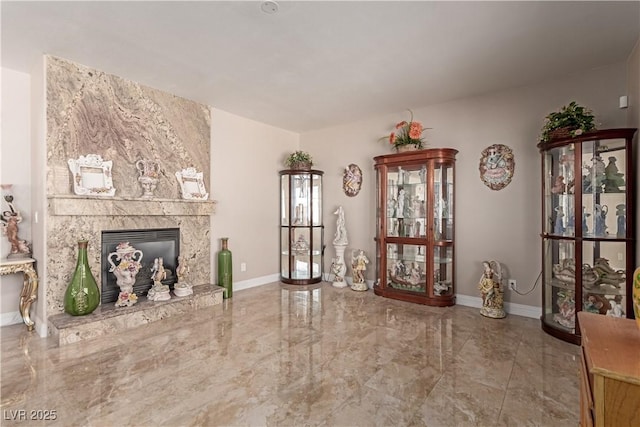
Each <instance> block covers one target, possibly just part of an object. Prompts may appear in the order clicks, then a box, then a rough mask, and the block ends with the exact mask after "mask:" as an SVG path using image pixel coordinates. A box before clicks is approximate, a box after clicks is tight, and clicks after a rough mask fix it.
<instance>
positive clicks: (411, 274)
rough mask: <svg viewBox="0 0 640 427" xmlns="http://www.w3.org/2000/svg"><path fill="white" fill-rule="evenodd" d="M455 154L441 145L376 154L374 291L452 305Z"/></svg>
mask: <svg viewBox="0 0 640 427" xmlns="http://www.w3.org/2000/svg"><path fill="white" fill-rule="evenodd" d="M457 152H458V151H457V150H454V149H450V148H441V149H428V150H418V151H411V152H405V153H397V154H389V155H386V156H378V157H375V158H374V161H375V168H376V174H377V192H378V198H377V209H376V211H377V224H376V229H377V232H376V248H377V250H376V252H377V253H376V261H377V280H376V284H375V285H374V288H373V290H374V292H375V293H376V295H381V296H384V297H388V298H394V299H399V300H404V301H409V302H415V303H419V304H427V305H434V306H450V305H453V304H455V287H454V284H455V280H454V279H455V274H454V272H455V268H454V265H455V264H454V253H455V250H454V249H455V248H454V236H455V228H454V207H455V206H454V194H455V193H454V185H455V180H454V176H455V174H454V172H455V168H454V167H455V156H456V153H457Z"/></svg>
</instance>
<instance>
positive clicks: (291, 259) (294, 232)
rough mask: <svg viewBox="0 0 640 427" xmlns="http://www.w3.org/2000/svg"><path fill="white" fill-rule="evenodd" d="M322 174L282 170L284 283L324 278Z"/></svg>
mask: <svg viewBox="0 0 640 427" xmlns="http://www.w3.org/2000/svg"><path fill="white" fill-rule="evenodd" d="M323 174H324V172H321V171H317V170H293V169H288V170H283V171H280V280H281V281H282V282H284V283H288V284H293V285H308V284H311V283H318V282H320V281H321V280H322V270H323V264H322V263H323V258H322V256H323V252H324V243H323V239H324V225H323V224H322V175H323Z"/></svg>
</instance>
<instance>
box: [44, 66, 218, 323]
mask: <svg viewBox="0 0 640 427" xmlns="http://www.w3.org/2000/svg"><path fill="white" fill-rule="evenodd" d="M46 85H47V86H46V102H47V108H46V122H47V164H46V198H47V212H46V222H45V232H46V248H47V249H46V259H45V260H44V262H45V268H46V281H45V288H44V293H45V299H46V301H45V310H46V313H47V314H46V317H47V318H51V316H55V315H57V314H60V313H63V311H64V308H63V307H64V304H63V299H64V292H65V290H66V287H67V284H68V283H69V281H70V280H71V276H72V274H73V271H74V269H75V264H76V260H77V242H78V240H84V239H86V240H88V241H89V245H88V258H89V266H90V268H91V270H92V272H93V275H94V276H95V278H96V281H97V282H98V283H102V280H103V275H104V274H105V269H104V266H103V263H102V258H103V254H102V247H101V241H102V233H103V232H104V231H114V230H115V231H124V230H149V229H178V230H179V236H178V239H177V240H178V242H179V248H178V252H179V254H180V255H182V256H184V257H185V258H186V259H187V262H188V265H189V269H190V271H189V281H190V282H191V283H193V284H194V285H199V284H208V283H210V281H211V271H212V270H211V269H212V267H211V242H210V229H211V215H212V214H213V213H214V209H215V202H214V201H213V200H184V199H183V198H182V194H181V190H180V185H179V182H178V180H177V179H176V176H175V173H176V172H177V171H181V170H182V169H184V168H187V167H193V168H195V169H196V170H197V171H201V172H204V179H203V183H204V185H205V187H206V188H207V190H209V188H210V187H209V180H208V176H209V171H210V114H211V113H210V109H209V107H208V106H206V105H202V104H199V103H196V102H193V101H190V100H187V99H184V98H180V97H177V96H175V95H172V94H169V93H166V92H162V91H159V90H156V89H152V88H149V87H145V86H142V85H140V84H138V83H135V82H132V81H129V80H125V79H122V78H120V77H117V76H114V75H110V74H107V73H104V72H102V71H99V70H95V69H92V68H89V67H86V66H83V65H80V64H76V63H73V62H70V61H67V60H64V59H61V58H56V57H50V56H49V57H47V60H46ZM88 154H97V155H100V156H101V157H102V159H104V160H105V161H113V167H112V169H111V175H112V176H111V178H112V180H113V187H114V188H115V189H116V191H115V195H113V196H108V197H104V196H103V197H101V196H84V195H76V194H74V192H73V181H72V179H73V174H72V173H71V172H70V170H69V166H68V161H69V160H70V159H77V158H79V157H80V156H86V155H88ZM142 159H149V160H153V161H154V162H156V163H157V164H158V165H159V173H158V185H157V188H156V191H155V197H153V198H144V197H142V194H143V189H142V188H141V186H140V184H139V182H138V181H137V177H138V170H137V168H136V162H138V161H139V160H142ZM134 246H135V245H134ZM103 305H105V304H103ZM108 305H112V304H110V303H108ZM136 305H138V304H136ZM127 308H129V307H127Z"/></svg>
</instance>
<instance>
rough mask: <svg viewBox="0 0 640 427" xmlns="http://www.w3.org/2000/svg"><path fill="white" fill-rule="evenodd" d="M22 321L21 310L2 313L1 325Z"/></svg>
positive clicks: (0, 317) (0, 316) (0, 315)
mask: <svg viewBox="0 0 640 427" xmlns="http://www.w3.org/2000/svg"><path fill="white" fill-rule="evenodd" d="M18 323H22V316H21V315H20V312H19V311H11V312H9V313H2V314H0V326H9V325H16V324H18Z"/></svg>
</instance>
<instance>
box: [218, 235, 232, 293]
mask: <svg viewBox="0 0 640 427" xmlns="http://www.w3.org/2000/svg"><path fill="white" fill-rule="evenodd" d="M221 240H222V250H220V252H218V286H222V287H223V288H224V294H223V297H224V298H225V299H226V298H231V296H232V295H233V267H232V261H231V251H230V250H229V248H228V241H229V238H228V237H223V238H222V239H221Z"/></svg>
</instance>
